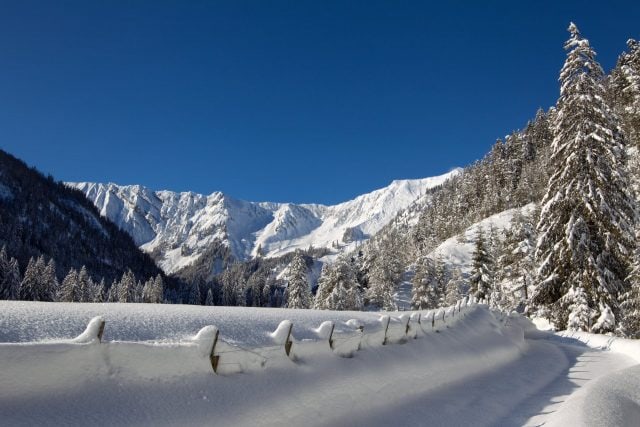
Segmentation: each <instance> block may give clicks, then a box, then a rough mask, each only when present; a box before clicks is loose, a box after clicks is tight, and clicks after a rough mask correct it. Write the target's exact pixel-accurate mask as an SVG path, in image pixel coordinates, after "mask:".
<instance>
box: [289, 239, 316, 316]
mask: <svg viewBox="0 0 640 427" xmlns="http://www.w3.org/2000/svg"><path fill="white" fill-rule="evenodd" d="M307 270H308V269H307V262H306V261H305V259H304V257H303V255H302V251H296V253H295V255H294V256H293V260H291V263H290V264H289V267H288V271H287V275H286V280H287V293H286V299H287V307H288V308H310V307H311V304H312V297H311V288H310V286H309V280H308V279H307Z"/></svg>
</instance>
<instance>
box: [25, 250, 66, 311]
mask: <svg viewBox="0 0 640 427" xmlns="http://www.w3.org/2000/svg"><path fill="white" fill-rule="evenodd" d="M57 287H58V281H57V279H56V276H55V263H53V262H52V260H51V261H50V262H49V263H48V264H45V262H44V256H42V255H41V256H40V257H38V259H37V260H34V259H33V258H31V259H30V260H29V264H28V265H27V269H26V270H25V273H24V278H23V279H22V283H21V284H20V290H19V296H20V299H21V300H23V301H53V299H54V297H55V294H56V291H57Z"/></svg>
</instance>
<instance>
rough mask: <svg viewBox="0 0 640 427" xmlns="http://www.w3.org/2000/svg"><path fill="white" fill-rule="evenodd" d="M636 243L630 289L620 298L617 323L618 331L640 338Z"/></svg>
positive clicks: (639, 253)
mask: <svg viewBox="0 0 640 427" xmlns="http://www.w3.org/2000/svg"><path fill="white" fill-rule="evenodd" d="M636 242H638V239H637V238H636ZM636 245H637V247H636V249H635V251H634V256H633V265H632V269H631V274H629V277H628V281H629V289H628V290H627V291H626V292H624V293H623V294H621V295H620V297H619V298H618V300H619V301H618V302H619V304H620V319H621V320H620V322H619V323H618V325H617V332H618V333H619V334H620V335H622V336H625V337H628V338H640V246H638V243H636Z"/></svg>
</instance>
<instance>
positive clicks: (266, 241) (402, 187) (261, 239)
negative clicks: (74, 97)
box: [67, 169, 459, 274]
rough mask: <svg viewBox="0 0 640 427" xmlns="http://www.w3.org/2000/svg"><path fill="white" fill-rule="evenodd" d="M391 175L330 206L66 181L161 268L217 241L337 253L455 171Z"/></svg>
mask: <svg viewBox="0 0 640 427" xmlns="http://www.w3.org/2000/svg"><path fill="white" fill-rule="evenodd" d="M458 172H459V169H454V170H452V171H450V172H448V173H445V174H443V175H439V176H435V177H431V178H424V179H411V180H396V181H393V182H392V183H391V184H390V185H388V186H387V187H384V188H382V189H379V190H375V191H373V192H371V193H368V194H364V195H361V196H358V197H356V198H354V199H353V200H350V201H347V202H344V203H340V204H337V205H332V206H327V205H322V204H294V203H273V202H248V201H244V200H239V199H236V198H233V197H231V196H229V195H227V194H224V193H221V192H214V193H212V194H210V195H208V196H207V195H202V194H197V193H193V192H181V193H178V192H173V191H153V190H151V189H149V188H147V187H144V186H141V185H124V186H123V185H117V184H113V183H108V184H102V183H91V182H79V183H67V185H69V186H71V187H73V188H75V189H78V190H80V191H82V192H83V193H84V194H85V195H86V197H87V198H88V199H89V200H90V201H92V202H93V203H94V205H95V206H96V207H97V208H98V210H99V211H100V213H101V215H103V216H104V217H106V218H108V219H109V220H111V221H112V222H114V223H115V224H116V225H118V226H119V227H120V229H122V230H123V231H125V232H127V233H128V234H129V235H130V236H131V237H132V238H133V240H134V242H135V243H136V244H137V245H138V246H139V247H140V248H141V249H142V250H144V251H145V252H147V253H149V254H150V255H151V256H152V257H153V258H154V259H155V260H156V262H157V263H158V265H159V266H160V267H161V268H162V269H163V270H164V271H165V272H166V273H167V274H171V273H175V272H177V271H179V270H180V269H182V268H185V267H186V266H188V265H190V264H192V263H194V262H196V261H197V260H198V259H200V258H201V257H202V255H203V254H205V253H206V252H207V251H208V250H210V249H211V247H213V246H216V245H220V244H222V245H223V246H224V247H226V248H228V251H229V252H230V254H231V256H232V257H233V258H234V259H236V260H238V261H244V260H248V259H251V258H254V257H257V256H263V257H276V256H281V255H284V254H286V253H288V252H291V251H294V250H296V249H307V248H308V247H309V246H314V247H316V248H322V247H327V248H332V249H333V250H334V251H337V252H342V251H345V250H350V249H353V248H355V247H356V246H357V245H358V244H360V243H362V242H364V241H366V240H367V239H368V238H369V237H370V236H373V235H374V234H375V233H376V232H378V231H379V230H380V229H381V228H382V227H383V226H385V225H386V224H387V223H389V221H391V220H392V219H393V218H394V217H396V215H397V214H398V213H399V212H400V211H402V210H404V209H406V208H407V207H409V206H410V205H412V204H413V203H415V202H416V201H418V200H421V199H424V198H425V197H428V195H427V190H429V189H432V188H434V187H437V186H439V185H441V184H442V183H443V182H445V181H446V180H447V179H448V178H450V177H452V176H454V175H456V174H457V173H458Z"/></svg>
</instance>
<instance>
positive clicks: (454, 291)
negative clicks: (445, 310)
mask: <svg viewBox="0 0 640 427" xmlns="http://www.w3.org/2000/svg"><path fill="white" fill-rule="evenodd" d="M464 285H465V281H464V278H463V277H462V273H461V272H460V269H458V268H456V269H454V270H453V271H452V272H451V275H450V278H449V280H447V284H446V285H445V296H444V306H445V307H450V306H452V305H454V304H455V303H457V302H458V301H460V300H461V299H462V289H463V287H464Z"/></svg>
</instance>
